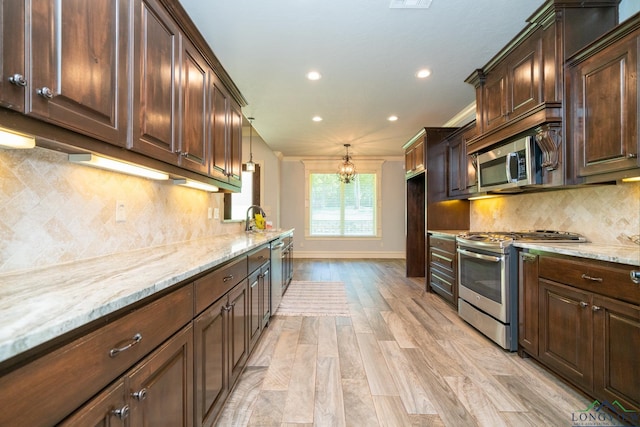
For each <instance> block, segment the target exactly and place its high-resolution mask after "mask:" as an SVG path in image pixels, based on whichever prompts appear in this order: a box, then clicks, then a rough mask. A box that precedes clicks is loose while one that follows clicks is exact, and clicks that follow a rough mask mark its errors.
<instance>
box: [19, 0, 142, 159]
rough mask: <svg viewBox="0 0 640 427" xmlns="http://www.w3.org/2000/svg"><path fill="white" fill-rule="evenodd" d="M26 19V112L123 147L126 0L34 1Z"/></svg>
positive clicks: (125, 125) (126, 43) (126, 36)
mask: <svg viewBox="0 0 640 427" xmlns="http://www.w3.org/2000/svg"><path fill="white" fill-rule="evenodd" d="M32 18H33V20H32V25H31V28H32V34H31V36H32V39H31V49H30V52H31V76H32V82H31V84H30V85H29V88H30V93H31V109H30V111H29V113H30V114H32V115H34V116H37V117H40V118H43V119H45V120H48V121H52V122H54V123H56V124H59V125H61V126H64V127H67V128H71V129H73V130H76V131H79V132H82V133H86V134H89V135H91V136H94V137H96V138H98V139H101V140H104V141H107V142H110V143H113V144H116V145H121V146H124V145H125V144H126V138H127V108H126V105H127V104H126V103H127V98H128V84H129V79H128V76H127V69H128V66H127V63H128V57H129V56H128V51H129V49H128V46H129V27H130V24H129V21H130V16H129V7H128V1H127V0H118V1H110V0H92V1H90V2H88V1H84V0H66V1H61V0H55V1H53V0H36V1H34V2H33V5H32ZM47 90H49V91H50V93H49V95H47V93H46V92H47Z"/></svg>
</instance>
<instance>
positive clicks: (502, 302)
mask: <svg viewBox="0 0 640 427" xmlns="http://www.w3.org/2000/svg"><path fill="white" fill-rule="evenodd" d="M508 257H509V254H508V253H506V254H496V253H491V252H488V251H481V250H476V249H470V248H464V247H458V285H459V286H458V295H459V297H460V298H462V299H463V300H465V301H466V302H468V303H469V304H471V305H473V306H475V307H477V308H478V309H480V310H482V311H484V312H485V313H486V314H488V315H490V316H491V317H493V318H495V319H497V320H499V321H500V322H502V323H509V319H508V314H507V313H509V311H508V309H509V307H508V301H509V295H508V289H507V283H508V277H509V276H508V265H509V262H508Z"/></svg>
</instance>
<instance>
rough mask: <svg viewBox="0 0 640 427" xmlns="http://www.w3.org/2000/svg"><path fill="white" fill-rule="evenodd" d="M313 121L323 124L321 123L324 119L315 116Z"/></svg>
mask: <svg viewBox="0 0 640 427" xmlns="http://www.w3.org/2000/svg"><path fill="white" fill-rule="evenodd" d="M311 120H313V121H314V122H321V121H322V117H320V116H313V118H312V119H311Z"/></svg>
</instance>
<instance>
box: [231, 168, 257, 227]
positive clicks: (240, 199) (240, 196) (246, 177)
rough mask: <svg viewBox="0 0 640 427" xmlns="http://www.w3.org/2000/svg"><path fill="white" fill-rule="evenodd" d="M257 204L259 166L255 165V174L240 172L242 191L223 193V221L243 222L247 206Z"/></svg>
mask: <svg viewBox="0 0 640 427" xmlns="http://www.w3.org/2000/svg"><path fill="white" fill-rule="evenodd" d="M243 167H244V165H243ZM259 204H260V165H258V164H256V171H255V172H246V171H242V190H241V192H240V193H225V195H224V219H225V221H229V220H231V221H244V220H245V219H246V215H247V209H248V208H249V206H251V205H259Z"/></svg>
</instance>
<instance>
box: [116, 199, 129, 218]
mask: <svg viewBox="0 0 640 427" xmlns="http://www.w3.org/2000/svg"><path fill="white" fill-rule="evenodd" d="M126 220H127V212H126V211H125V209H124V202H123V201H122V200H118V201H117V202H116V222H125V221H126Z"/></svg>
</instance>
